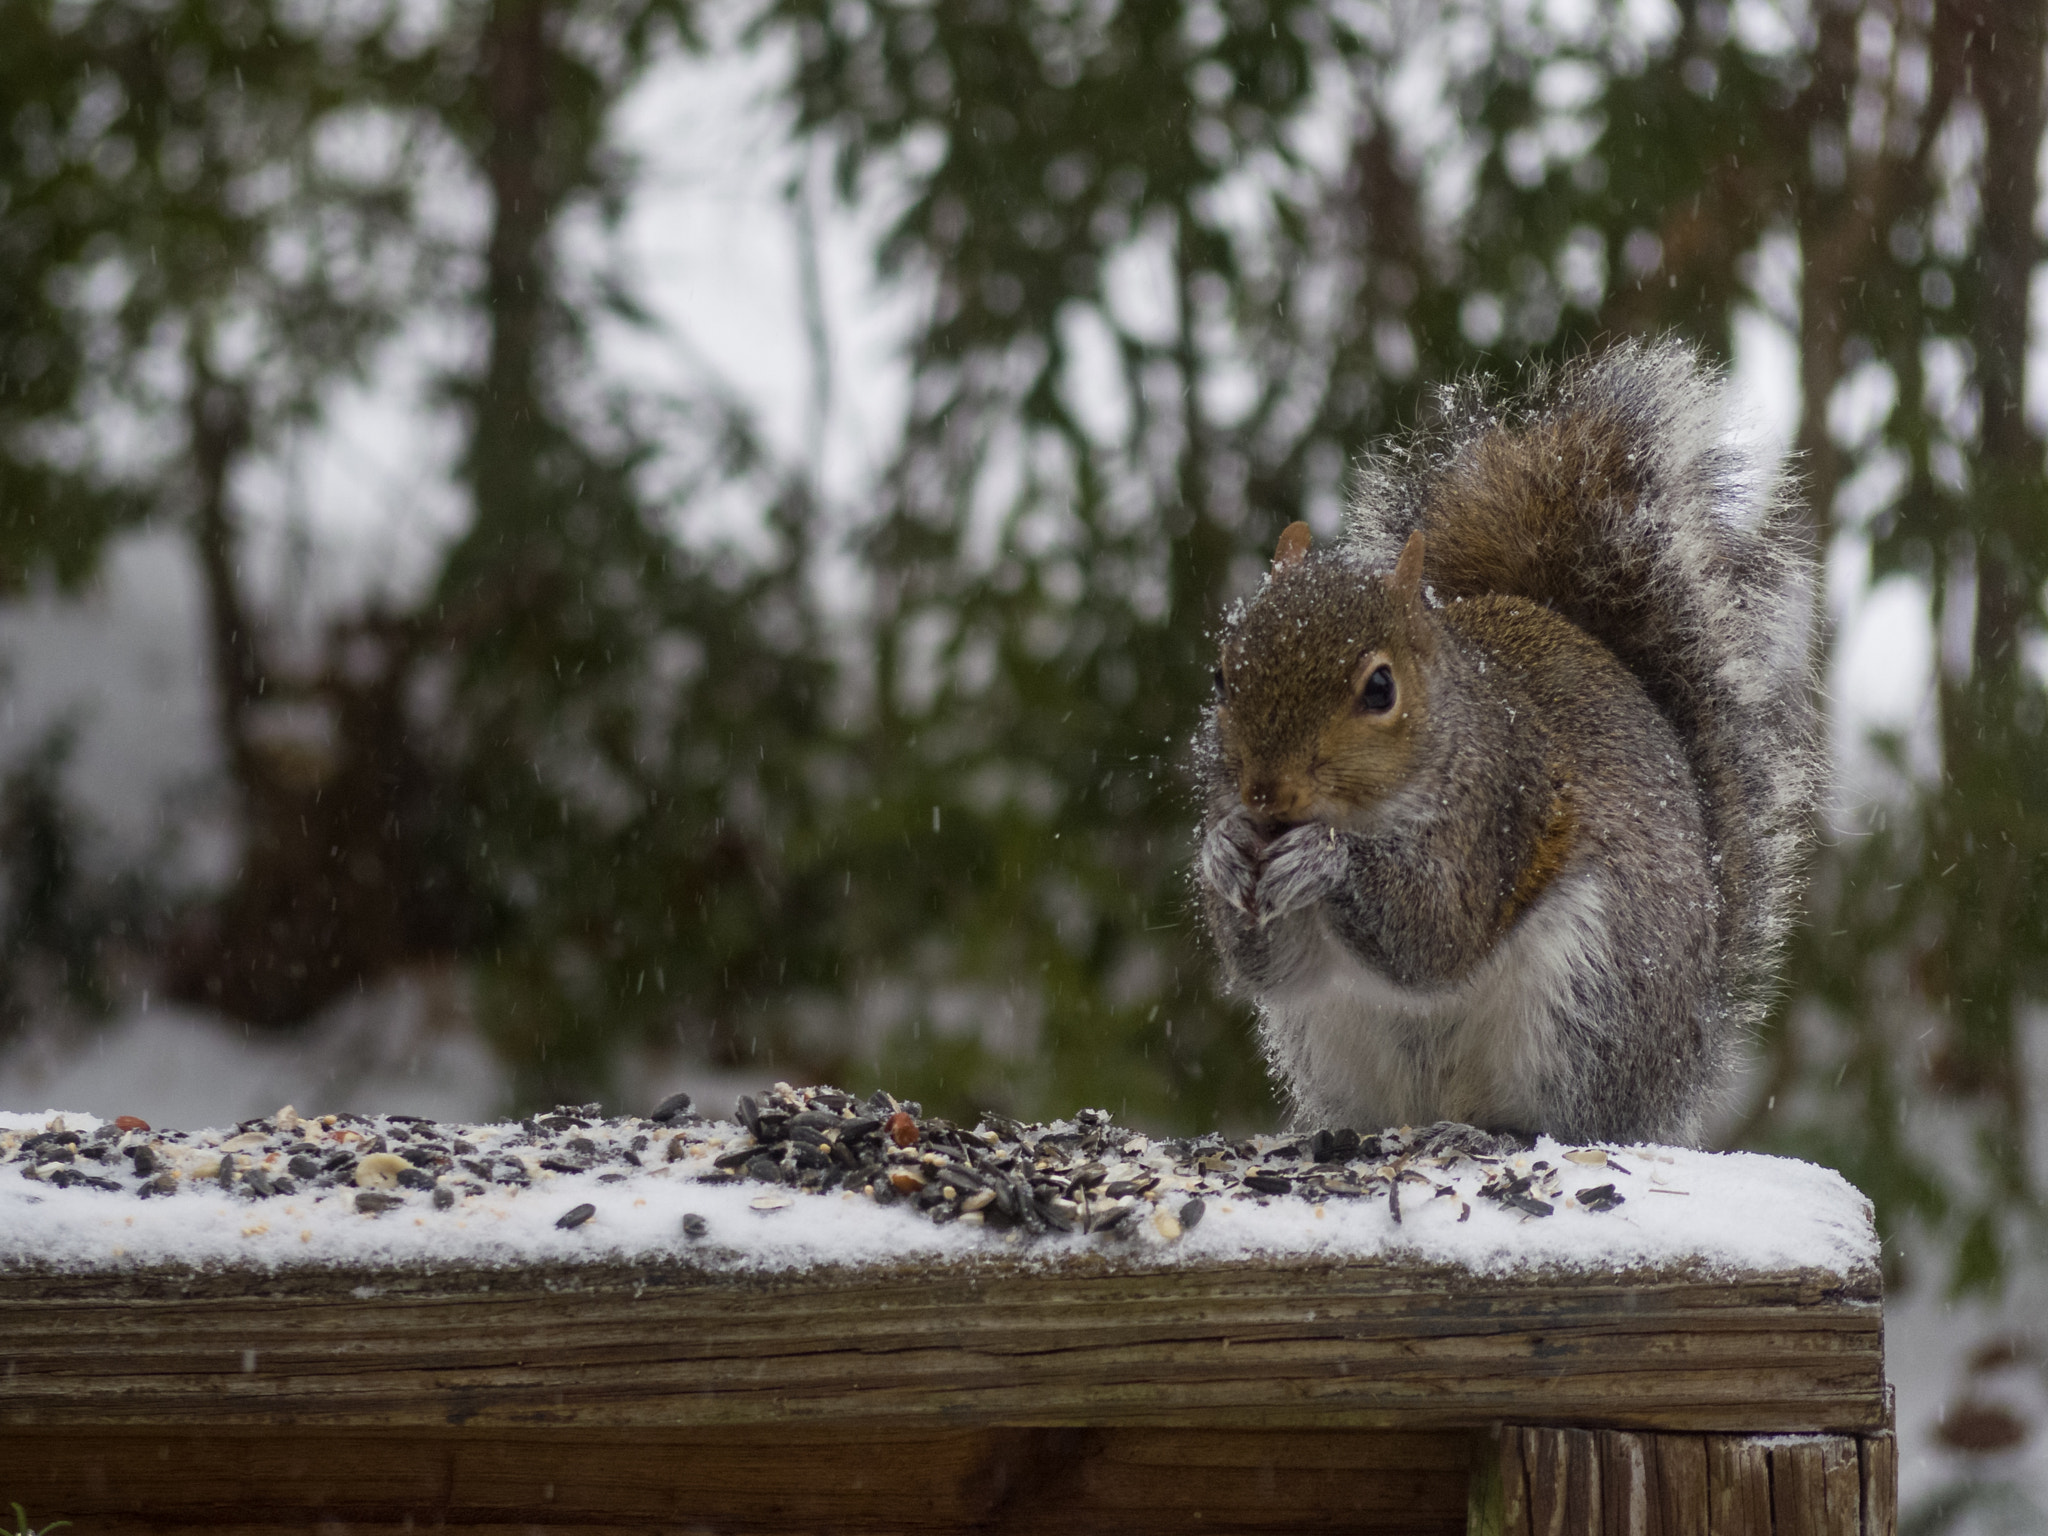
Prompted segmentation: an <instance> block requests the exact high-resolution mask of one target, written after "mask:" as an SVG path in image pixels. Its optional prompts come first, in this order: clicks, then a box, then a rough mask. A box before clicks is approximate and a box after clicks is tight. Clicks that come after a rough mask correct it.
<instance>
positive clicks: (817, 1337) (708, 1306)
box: [0, 1263, 1883, 1536]
mask: <svg viewBox="0 0 2048 1536" xmlns="http://www.w3.org/2000/svg"><path fill="white" fill-rule="evenodd" d="M1882 1368H1883V1367H1882V1324H1881V1309H1880V1306H1879V1304H1878V1301H1877V1297H1876V1292H1875V1281H1874V1280H1872V1281H1870V1282H1869V1284H1868V1285H1867V1286H1864V1285H1859V1286H1857V1287H1854V1288H1851V1289H1849V1290H1846V1291H1845V1290H1842V1289H1838V1288H1831V1283H1830V1282H1829V1281H1828V1280H1827V1278H1826V1277H1815V1276H1809V1275H1783V1276H1751V1277H1746V1278H1743V1279H1741V1280H1736V1281H1729V1280H1726V1279H1715V1278H1711V1277H1696V1278H1675V1279H1674V1278H1659V1277H1647V1278H1646V1277H1640V1276H1625V1277H1615V1278H1613V1279H1608V1278H1605V1277H1603V1278H1600V1279H1585V1278H1576V1279H1573V1280H1572V1281H1570V1282H1569V1283H1565V1284H1558V1283H1551V1282H1546V1281H1544V1280H1542V1279H1540V1278H1538V1279H1512V1280H1501V1279H1492V1280H1481V1279H1476V1278H1474V1277H1472V1276H1470V1275H1467V1274H1464V1273H1462V1272H1431V1271H1418V1270H1415V1269H1404V1268H1401V1267H1398V1266H1385V1265H1368V1264H1348V1265H1338V1264H1327V1263H1326V1264H1313V1263H1292V1264H1268V1265H1232V1266H1218V1267H1212V1268H1198V1267H1195V1266H1184V1267H1167V1268H1143V1267H1127V1268H1120V1267H1118V1266H1116V1265H1115V1264H1111V1263H1094V1264H1084V1263H1075V1264H1062V1265H1060V1266H1058V1267H1057V1268H1054V1267H1051V1266H1048V1267H1044V1268H1034V1267H1031V1266H1028V1265H1024V1264H1017V1265H1013V1266H1008V1267H997V1266H989V1265H981V1266H976V1267H973V1268H969V1269H926V1270H920V1271H915V1272H911V1271H888V1270H883V1271H877V1270H860V1271H815V1272H811V1273H807V1274H805V1275H803V1276H799V1277H791V1276H777V1277H766V1278H762V1277H748V1276H735V1275H730V1274H726V1275H707V1274H705V1273H703V1272H701V1271H695V1270H690V1269H686V1268H682V1267H680V1266H675V1267H668V1268H662V1267H647V1268H639V1269H627V1268H623V1267H621V1268H617V1269H601V1268H595V1267H591V1268H579V1269H560V1270H553V1271H545V1270H517V1271H504V1270H497V1271H485V1270H479V1271H459V1272H451V1273H443V1274H430V1275H421V1274H411V1275H401V1274H390V1273H379V1274H361V1273H349V1272H334V1271H308V1272H304V1273H300V1272H292V1273H288V1274H284V1275H277V1276H262V1275H253V1274H243V1273H229V1274H214V1275H163V1274H146V1275H133V1276H123V1277H109V1276H99V1277H75V1276H42V1277H37V1276H25V1275H21V1274H18V1273H17V1274H12V1275H6V1276H0V1379H4V1381H5V1388H4V1391H0V1424H13V1425H62V1424H79V1425H85V1424H105V1425H119V1424H132V1425H138V1426H143V1425H161V1424H166V1423H175V1422H178V1421H180V1420H182V1419H185V1418H187V1417H192V1416H198V1415H204V1417H205V1419H206V1421H207V1422H209V1423H212V1424H215V1425H218V1426H221V1427H223V1428H226V1427H228V1426H237V1425H329V1426H344V1425H376V1426H381V1427H397V1426H475V1427H499V1428H517V1427H538V1426H544V1425H558V1426H564V1427H569V1426H588V1427H597V1426H618V1427H632V1426H640V1427H656V1426H661V1427H676V1426H702V1427H712V1426H741V1425H749V1424H792V1425H795V1424H830V1423H849V1422H861V1423H869V1424H877V1425H897V1426H902V1427H903V1428H906V1429H912V1428H915V1427H917V1426H920V1425H945V1426H949V1427H964V1426H976V1425H1038V1426H1058V1425H1077V1426H1088V1427H1107V1426H1119V1425H1122V1426H1133V1427H1135V1426H1140V1425H1152V1426H1157V1427H1193V1426H1201V1425H1212V1426H1218V1427H1231V1428H1240V1429H1250V1428H1315V1427H1327V1428H1339V1427H1349V1428H1382V1429H1400V1430H1437V1429H1443V1430H1450V1429H1460V1430H1474V1429H1478V1428H1482V1427H1484V1426H1485V1425H1487V1424H1489V1423H1494V1422H1500V1421H1503V1420H1505V1421H1508V1422H1519V1423H1525V1424H1528V1423H1533V1424H1558V1425H1571V1424H1579V1425H1599V1426H1604V1427H1609V1428H1627V1429H1654V1430H1667V1431H1669V1430H1692V1431H1707V1430H1724V1431H1735V1430H1740V1431H1750V1432H1762V1431H1771V1432H1798V1431H1831V1432H1843V1431H1857V1430H1867V1429H1874V1428H1877V1427H1879V1425H1881V1423H1882V1415H1883V1397H1882ZM1717 1536H1718V1533H1717Z"/></svg>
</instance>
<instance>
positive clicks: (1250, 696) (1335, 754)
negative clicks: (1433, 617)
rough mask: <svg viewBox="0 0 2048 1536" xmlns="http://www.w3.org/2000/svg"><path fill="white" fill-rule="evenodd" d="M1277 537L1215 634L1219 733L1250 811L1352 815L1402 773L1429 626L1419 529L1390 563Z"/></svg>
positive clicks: (1316, 817)
mask: <svg viewBox="0 0 2048 1536" xmlns="http://www.w3.org/2000/svg"><path fill="white" fill-rule="evenodd" d="M1308 545H1309V530H1308V525H1307V524H1306V523H1293V524H1290V525H1289V526H1288V528H1287V529H1286V531H1285V532H1283V533H1282V534H1281V535H1280V544H1279V548H1278V549H1277V550H1276V551H1275V552H1274V556H1273V570H1272V574H1271V576H1270V577H1269V578H1268V580H1267V582H1266V585H1265V587H1264V588H1263V589H1262V590H1261V591H1260V593H1259V595H1258V596H1257V597H1256V598H1254V599H1253V600H1252V602H1251V604H1250V605H1249V606H1248V607H1247V608H1246V609H1245V611H1244V614H1243V616H1242V617H1241V618H1240V619H1239V620H1238V621H1237V623H1236V624H1234V625H1233V626H1232V627H1231V629H1230V632H1229V633H1228V634H1227V635H1226V636H1225V637H1224V641H1223V654H1222V659H1221V664H1220V665H1219V666H1218V667H1217V669H1216V690H1217V711H1216V723H1217V732H1218V736H1219V737H1220V740H1221V744H1222V748H1223V763H1224V767H1225V770H1226V772H1227V773H1228V774H1229V775H1230V776H1231V777H1232V778H1233V779H1234V780H1235V782H1236V784H1237V790H1238V794H1239V796H1240V797H1241V798H1242V799H1243V801H1244V804H1245V806H1246V808H1247V809H1249V810H1250V811H1251V812H1252V814H1253V815H1254V816H1255V817H1257V818H1258V819H1259V820H1260V821H1261V822H1264V823H1266V824H1269V825H1273V826H1285V825H1292V824H1297V823H1301V822H1309V821H1314V822H1323V823H1327V824H1329V825H1331V826H1337V827H1355V826H1358V825H1359V824H1361V823H1362V822H1363V821H1364V820H1365V819H1366V818H1367V817H1368V815H1369V813H1370V811H1371V809H1372V807H1373V806H1374V805H1375V804H1376V803H1377V802H1378V801H1380V800H1382V799H1384V798H1385V797H1386V796H1387V795H1389V794H1391V793H1392V792H1393V791H1394V790H1396V789H1398V788H1399V787H1400V786H1401V785H1402V784H1403V783H1404V782H1406V780H1407V778H1408V775H1409V771H1410V768H1411V766H1412V763H1413V760H1414V757H1415V753H1416V750H1417V738H1418V736H1419V735H1420V732H1421V730H1422V727H1423V724H1424V722H1425V721H1426V719H1427V712H1428V703H1429V699H1428V689H1429V684H1428V676H1427V663H1428V661H1429V658H1430V656H1431V654H1432V653H1433V651H1434V649H1435V631H1434V630H1433V628H1432V627H1431V625H1430V621H1429V615H1428V612H1427V610H1426V608H1425V606H1424V603H1423V599H1422V558H1423V538H1422V533H1421V531H1420V530H1419V529H1418V530H1417V531H1416V532H1414V533H1412V534H1410V535H1409V538H1408V543H1407V546H1406V547H1405V548H1404V549H1403V550H1402V551H1401V558H1400V560H1399V561H1398V562H1397V563H1396V564H1395V566H1394V569H1393V570H1392V571H1391V572H1374V571H1370V570H1367V569H1365V568H1364V567H1363V566H1361V565H1360V564H1358V562H1357V561H1356V560H1355V559H1354V558H1352V557H1350V556H1349V555H1346V554H1344V553H1342V552H1332V553H1328V554H1323V553H1320V552H1319V553H1317V554H1313V555H1312V554H1310V553H1309V548H1308Z"/></svg>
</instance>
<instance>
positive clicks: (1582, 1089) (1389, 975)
mask: <svg viewBox="0 0 2048 1536" xmlns="http://www.w3.org/2000/svg"><path fill="white" fill-rule="evenodd" d="M1725 395H1726V386H1725V385H1724V384H1723V383H1722V382H1721V381H1720V379H1719V377H1718V376H1717V375H1716V374H1715V373H1713V372H1712V371H1711V370H1709V369H1708V368H1707V367H1705V366H1704V365H1703V364H1702V363H1701V361H1700V359H1699V357H1698V355H1697V354H1696V353H1695V352H1694V351H1693V349H1692V348H1691V347H1689V346H1688V345H1685V344H1683V343H1680V342H1676V341H1663V342H1657V343H1638V342H1627V343H1623V344H1620V345H1617V346H1615V347H1613V348H1611V349H1609V350H1607V351H1606V352H1604V353H1602V354H1599V355H1597V356H1593V357H1590V358H1583V359H1581V360H1579V361H1578V362H1576V363H1574V364H1570V365H1567V366H1565V367H1563V368H1561V369H1558V370H1555V371H1553V372H1550V373H1547V374H1538V375H1537V377H1536V379H1535V381H1534V384H1533V387H1532V388H1531V389H1530V391H1529V392H1528V393H1527V394H1526V395H1525V396H1524V397H1523V398H1521V399H1519V400H1507V399H1503V398H1501V396H1500V395H1499V393H1498V391H1497V390H1496V389H1495V388H1494V387H1492V386H1489V385H1486V384H1483V383H1479V382H1468V383H1465V384H1461V385H1454V386H1449V387H1447V388H1445V389H1444V390H1442V391H1441V392H1440V395H1439V397H1438V399H1439V405H1438V413H1437V414H1438V417H1439V419H1438V421H1437V422H1436V424H1435V425H1434V426H1433V427H1431V428H1429V429H1427V430H1425V431H1424V432H1423V433H1422V435H1421V436H1420V438H1419V440H1418V441H1416V442H1414V443H1412V444H1410V445H1407V446H1405V447H1401V448H1398V449H1392V450H1387V451H1382V452H1381V453H1379V454H1378V455H1377V456H1375V457H1372V458H1369V459H1368V460H1367V461H1366V463H1365V464H1364V466H1363V470H1362V474H1361V477H1360V490H1359V494H1358V496H1357V498H1356V500H1355V502H1354V504H1353V506H1352V508H1351V510H1350V512H1349V515H1348V519H1347V525H1346V527H1345V531H1344V533H1343V536H1342V537H1341V538H1340V540H1339V541H1338V543H1337V545H1336V546H1335V547H1334V548H1329V549H1317V550H1311V549H1310V548H1309V545H1310V542H1311V540H1310V535H1309V529H1308V526H1307V525H1306V524H1304V523H1295V524H1292V525H1291V526H1289V527H1288V528H1287V530H1286V531H1285V532H1283V533H1282V534H1281V536H1280V542H1279V546H1278V549H1277V550H1276V552H1275V556H1274V561H1273V566H1272V569H1271V571H1270V572H1269V573H1268V575H1267V578H1266V580H1265V582H1264V585H1263V586H1262V587H1261V589H1260V590H1259V591H1258V592H1257V594H1256V595H1255V596H1254V597H1253V598H1252V599H1251V600H1250V601H1249V602H1248V603H1245V604H1243V605H1241V606H1240V607H1239V608H1238V609H1237V610H1236V611H1235V612H1233V613H1232V614H1230V615H1229V616H1228V617H1227V618H1226V620H1225V623H1224V627H1223V633H1222V647H1221V649H1222V655H1221V664H1220V665H1219V666H1218V667H1217V669H1216V674H1215V678H1216V690H1217V698H1216V702H1215V703H1214V705H1213V706H1212V707H1211V708H1210V709H1209V711H1208V712H1207V714H1206V715H1205V717H1204V722H1203V726H1202V729H1201V732H1200V735H1199V736H1198V738H1197V765H1198V772H1199V774H1200V777H1201V779H1202V781H1203V789H1204V794H1205V798H1206V811H1205V816H1204V823H1203V831H1202V840H1201V846H1200V852H1199V854H1198V857H1197V860H1196V869H1195V877H1196V882H1197V884H1198V886H1199V887H1200V891H1201V896H1202V906H1203V910H1204V915H1205V917H1206V919H1207V922H1208V925H1209V929H1210V932H1211V934H1212V935H1213V937H1214V939H1215V941H1216V944H1217V947H1218V949H1219V950H1220V951H1221V956H1222V960H1223V964H1224V968H1225V971H1226V974H1227V980H1228V981H1229V982H1230V983H1231V984H1232V986H1233V989H1234V990H1236V991H1238V992H1240V993H1243V994H1247V995H1249V997H1250V998H1251V999H1252V1000H1253V1001H1254V1002H1255V1003H1256V1004H1257V1006H1258V1010H1259V1014H1260V1034H1261V1039H1262V1044H1263V1046H1264V1049H1265V1052H1266V1055H1267V1058H1268V1060H1269V1062H1270V1064H1271V1066H1272V1067H1273V1069H1274V1071H1275V1074H1276V1076H1277V1077H1278V1078H1279V1079H1280V1081H1281V1084H1282V1086H1283V1087H1284V1089H1285V1090H1286V1092H1287V1094H1288V1095H1289V1097H1290V1098H1291V1099H1292V1101H1293V1105H1294V1108H1295V1110H1296V1114H1297V1120H1298V1122H1299V1123H1303V1124H1309V1125H1316V1126H1331V1127H1335V1126H1352V1127H1357V1128H1376V1127H1379V1126H1385V1125H1397V1124H1414V1125H1422V1124H1425V1123H1428V1122H1434V1121H1451V1122H1462V1123H1465V1124H1469V1125H1471V1126H1474V1127H1477V1128H1479V1129H1480V1130H1483V1131H1490V1132H1510V1133H1514V1134H1517V1135H1521V1136H1529V1135H1533V1134H1536V1133H1548V1134H1550V1135H1553V1136H1555V1137H1557V1138H1559V1139H1561V1140H1568V1141H1577V1142H1588V1141H1606V1142H1636V1141H1656V1142H1665V1143H1672V1144H1679V1145H1696V1144H1697V1143H1698V1141H1699V1139H1700V1137H1701V1135H1702V1132H1703V1129H1704V1127H1705V1122H1706V1119H1707V1116H1708V1113H1709V1111H1710V1110H1711V1109H1712V1108H1713V1107H1714V1105H1715V1103H1716V1101H1717V1098H1718V1096H1720V1095H1721V1094H1722V1093H1724V1092H1725V1089H1726V1084H1727V1081H1728V1078H1729V1076H1730V1074H1731V1071H1732V1069H1733V1067H1734V1065H1735V1062H1736V1059H1737V1056H1738V1053H1739V1051H1740V1048H1741V1045H1742V1043H1743V1042H1744V1040H1745V1039H1746V1038H1747V1037H1748V1036H1749V1035H1750V1034H1751V1033H1752V1032H1753V1031H1754V1029H1755V1028H1756V1026H1757V1025H1758V1024H1759V1023H1760V1022H1761V1019H1762V1016H1763V1014H1764V1012H1765V1010H1766V1009H1767V1008H1768V1007H1769V1004H1770V1001H1771V997H1772V993H1773V989H1774V986H1775V969H1776V964H1777V959H1778V953H1779V950H1780V948H1781V946H1782V942H1783V939H1784V935H1785V933H1786V931H1787V928H1788V926H1789V924H1790V921H1791V916H1792V909H1793V906H1794V904H1795V902H1796V900H1797V897H1798V894H1799V889H1800V881H1801V874H1800V865H1801V858H1802V853H1803V849H1804V844H1805V842H1806V840H1807V836H1808V827H1809V824H1810V821H1811V814H1812V811H1813V808H1814V806H1815V804H1816V801H1817V798H1818V793H1819V787H1820V771H1819V766H1818V759H1819V754H1818V750H1817V747H1816V729H1815V706H1814V702H1813V697H1814V678H1813V646H1812V637H1813V613H1814V609H1813V604H1814V595H1813V594H1814V562H1813V559H1812V557H1811V555H1810V553H1809V551H1808V548H1807V543H1808V540H1807V538H1806V535H1805V533H1804V531H1803V520H1802V519H1801V518H1800V515H1799V512H1798V509H1797V506H1796V504H1795V502H1794V501H1793V499H1792V497H1791V495H1790V493H1789V491H1788V490H1787V489H1786V488H1785V486H1784V485H1783V484H1782V483H1781V482H1780V481H1779V480H1778V477H1777V476H1776V474H1775V468H1774V466H1773V465H1771V464H1770V463H1769V462H1767V461H1766V460H1764V459H1763V458H1762V457H1761V455H1759V454H1758V453H1757V452H1756V451H1754V450H1753V449H1751V448H1747V447H1745V446H1744V445H1742V444H1741V443H1740V442H1738V441H1736V440H1735V439H1733V438H1732V437H1731V436H1730V435H1729V433H1728V431H1727V429H1726V426H1725V424H1724V410H1725V404H1726V401H1725Z"/></svg>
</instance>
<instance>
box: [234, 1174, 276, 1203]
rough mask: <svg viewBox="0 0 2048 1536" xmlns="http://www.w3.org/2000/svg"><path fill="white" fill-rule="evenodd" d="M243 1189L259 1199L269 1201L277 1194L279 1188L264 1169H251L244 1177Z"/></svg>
mask: <svg viewBox="0 0 2048 1536" xmlns="http://www.w3.org/2000/svg"><path fill="white" fill-rule="evenodd" d="M242 1188H244V1189H246V1190H248V1191H249V1193H250V1194H252V1195H255V1196H256V1197H257V1198H258V1199H268V1198H269V1197H270V1196H271V1195H272V1194H274V1193H275V1192H276V1188H277V1186H276V1185H275V1184H273V1183H272V1182H271V1179H270V1175H269V1174H268V1173H267V1172H265V1171H264V1170H263V1169H261V1168H251V1169H250V1170H249V1171H248V1172H247V1173H245V1174H243V1175H242Z"/></svg>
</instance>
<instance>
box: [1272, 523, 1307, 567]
mask: <svg viewBox="0 0 2048 1536" xmlns="http://www.w3.org/2000/svg"><path fill="white" fill-rule="evenodd" d="M1308 539H1309V533H1308V524H1307V523H1289V524H1288V525H1287V526H1286V527H1285V528H1282V529H1281V530H1280V542H1279V544H1278V545H1276V546H1275V547H1274V550H1273V569H1274V570H1276V571H1284V570H1286V569H1287V568H1288V567H1289V566H1293V565H1299V564H1301V562H1302V560H1303V558H1304V557H1305V556H1306V555H1307V554H1308Z"/></svg>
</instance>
